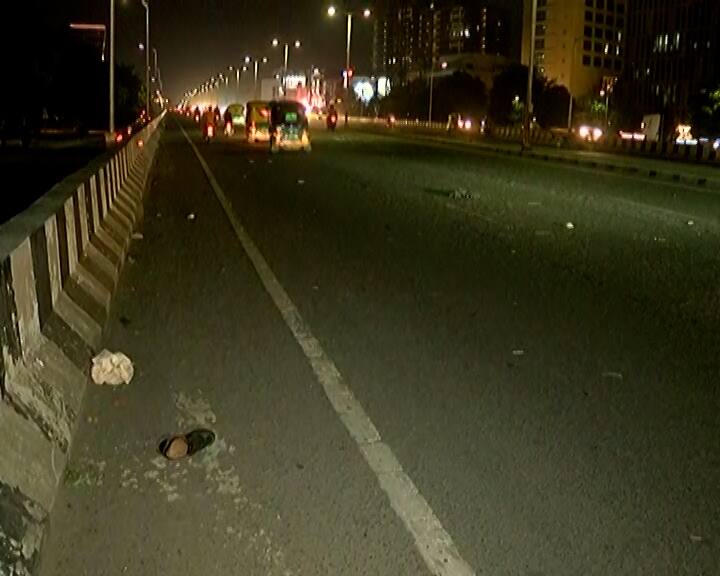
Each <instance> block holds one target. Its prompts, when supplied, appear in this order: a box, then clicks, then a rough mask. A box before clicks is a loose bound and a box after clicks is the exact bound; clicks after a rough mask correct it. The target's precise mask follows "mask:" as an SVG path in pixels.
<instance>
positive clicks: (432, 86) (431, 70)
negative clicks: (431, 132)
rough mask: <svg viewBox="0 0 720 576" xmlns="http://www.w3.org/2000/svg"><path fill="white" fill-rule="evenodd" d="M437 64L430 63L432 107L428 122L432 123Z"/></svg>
mask: <svg viewBox="0 0 720 576" xmlns="http://www.w3.org/2000/svg"><path fill="white" fill-rule="evenodd" d="M434 84H435V62H431V63H430V106H429V109H428V122H432V113H433V89H434V88H435V86H434Z"/></svg>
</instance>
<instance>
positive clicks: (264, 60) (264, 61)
mask: <svg viewBox="0 0 720 576" xmlns="http://www.w3.org/2000/svg"><path fill="white" fill-rule="evenodd" d="M267 61H268V59H267V56H266V57H265V58H263V59H262V63H263V64H267Z"/></svg>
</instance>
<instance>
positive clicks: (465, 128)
mask: <svg viewBox="0 0 720 576" xmlns="http://www.w3.org/2000/svg"><path fill="white" fill-rule="evenodd" d="M476 129H477V126H475V123H474V122H473V121H472V119H471V118H468V117H467V116H465V117H463V116H462V115H461V114H450V116H448V123H447V128H446V130H447V132H449V133H450V134H452V133H454V132H472V131H473V130H476Z"/></svg>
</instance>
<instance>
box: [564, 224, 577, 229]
mask: <svg viewBox="0 0 720 576" xmlns="http://www.w3.org/2000/svg"><path fill="white" fill-rule="evenodd" d="M565 228H567V229H568V230H575V224H573V223H572V222H567V223H566V224H565Z"/></svg>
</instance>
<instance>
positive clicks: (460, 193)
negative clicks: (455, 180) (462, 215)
mask: <svg viewBox="0 0 720 576" xmlns="http://www.w3.org/2000/svg"><path fill="white" fill-rule="evenodd" d="M472 197H473V196H472V194H471V193H470V192H468V191H467V190H466V189H465V188H455V190H453V191H452V192H451V194H450V198H451V199H453V200H472Z"/></svg>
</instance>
